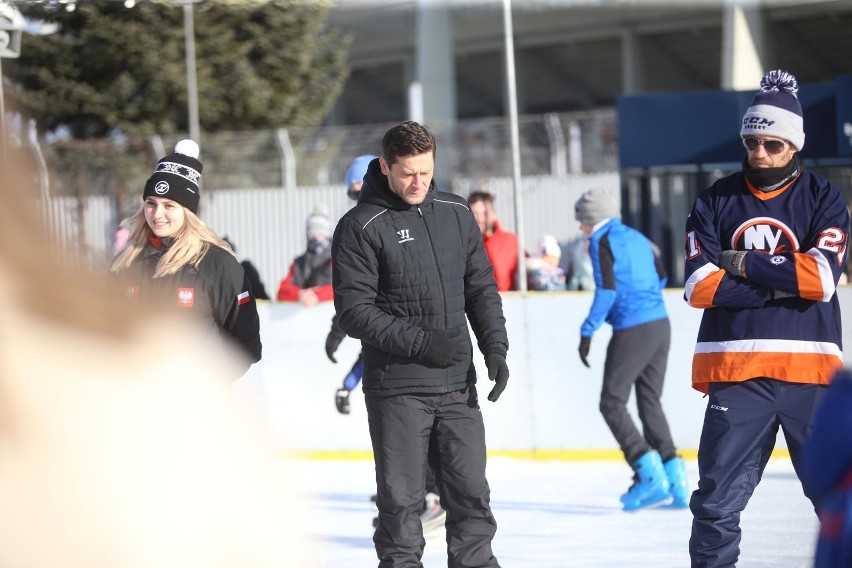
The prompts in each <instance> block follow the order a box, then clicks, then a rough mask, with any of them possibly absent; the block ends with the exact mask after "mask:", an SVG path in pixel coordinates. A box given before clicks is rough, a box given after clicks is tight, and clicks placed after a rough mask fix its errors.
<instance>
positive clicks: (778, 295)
mask: <svg viewBox="0 0 852 568" xmlns="http://www.w3.org/2000/svg"><path fill="white" fill-rule="evenodd" d="M798 297H799V296H798V295H797V294H794V293H792V292H785V291H784V290H776V289H775V288H769V289H768V290H767V291H766V301H767V302H768V301H770V300H780V299H782V298H798Z"/></svg>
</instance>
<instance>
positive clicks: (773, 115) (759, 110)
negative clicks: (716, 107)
mask: <svg viewBox="0 0 852 568" xmlns="http://www.w3.org/2000/svg"><path fill="white" fill-rule="evenodd" d="M798 92H799V83H798V81H796V78H795V77H794V76H793V75H791V74H790V73H787V72H786V71H781V70H780V69H779V70H775V71H770V72H769V73H767V74H766V75H765V76H764V77H763V79H761V81H760V91H759V92H758V93H757V94H755V95H754V98H753V99H752V100H751V106H750V107H748V110H747V111H746V113H745V116H743V126H742V128H741V129H740V136H742V137H745V136H755V135H763V136H776V137H778V138H781V139H783V140H786V141H788V142H789V143H790V144H792V145H793V146H795V147H796V149H798V150H801V149H802V148H803V147H804V145H805V130H804V124H803V121H802V105H801V104H800V103H799V98H798V97H797V96H796V93H798Z"/></svg>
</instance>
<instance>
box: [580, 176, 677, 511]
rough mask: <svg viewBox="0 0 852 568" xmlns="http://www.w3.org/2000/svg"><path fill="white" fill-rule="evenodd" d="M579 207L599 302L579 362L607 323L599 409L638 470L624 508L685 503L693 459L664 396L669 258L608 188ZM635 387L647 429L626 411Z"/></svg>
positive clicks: (585, 328) (585, 329)
mask: <svg viewBox="0 0 852 568" xmlns="http://www.w3.org/2000/svg"><path fill="white" fill-rule="evenodd" d="M574 213H575V217H576V219H577V221H579V222H580V230H581V231H582V232H583V234H584V235H585V236H586V237H587V238H588V239H589V253H590V255H591V257H592V266H593V267H594V275H595V293H594V299H593V300H592V306H591V308H590V309H589V315H588V316H587V317H586V319H585V321H583V324H582V325H581V326H580V347H579V353H580V360H581V361H582V363H583V364H584V365H585V366H586V367H590V365H589V362H588V356H589V350H590V347H591V343H592V336H593V335H594V333H595V331H596V330H597V329H598V328H600V327H601V325H602V324H603V323H604V322H607V323H609V324H610V325H611V326H612V337H611V339H610V341H609V345H608V346H607V350H606V361H605V363H604V374H603V387H602V389H601V400H600V411H601V414H602V415H603V417H604V420H605V421H606V423H607V426H609V429H610V431H612V435H613V436H614V437H615V439H616V441H617V442H618V445H619V447H620V448H621V451H622V452H623V454H624V458H625V460H627V463H628V464H629V465H630V467H631V468H633V471H634V482H633V485H632V486H631V487H630V488H629V489H628V490H627V492H626V493H624V494H623V495H622V496H621V502H622V504H623V508H624V510H625V511H638V510H640V509H648V508H651V507H657V506H660V505H664V504H670V505H671V506H673V507H679V508H685V507H686V506H687V497H688V491H687V479H686V464H685V463H684V461H683V458H681V457H679V456H678V455H677V449H676V448H675V444H674V441H673V440H672V435H671V432H670V430H669V423H668V420H667V419H666V415H665V412H663V405H662V403H661V402H660V398H661V397H662V395H663V385H664V383H665V378H666V365H667V362H668V355H669V344H670V342H671V326H670V324H669V317H668V313H667V312H666V306H665V302H664V300H663V295H662V289H663V287H664V286H665V283H666V274H665V269H664V268H663V264H662V261H661V260H660V258H659V255H657V254H656V251H655V247H654V246H653V245H652V244H651V242H650V241H649V240H648V239H647V238H646V237H645V235H643V234H642V233H640V232H639V231H637V230H635V229H633V228H631V227H628V226H627V225H625V224H624V223H622V222H621V219H619V217H618V205H617V204H616V202H615V199H613V197H612V195H610V194H609V193H608V192H607V191H605V190H600V189H590V190H588V191H586V192H585V193H583V195H581V196H580V198H579V199H578V200H577V202H576V204H575V205H574ZM634 389H635V393H636V406H637V409H638V414H639V420H640V421H641V422H642V432H641V433H640V432H639V430H638V429H637V428H636V425H635V424H634V423H633V419H632V417H631V416H630V413H629V412H628V411H627V401H628V399H629V397H630V392H631V391H632V390H634Z"/></svg>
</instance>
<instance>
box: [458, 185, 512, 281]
mask: <svg viewBox="0 0 852 568" xmlns="http://www.w3.org/2000/svg"><path fill="white" fill-rule="evenodd" d="M494 199H495V197H494V196H493V195H492V194H490V193H488V192H487V191H474V192H473V193H471V194H470V195H469V196H468V198H467V202H468V204H469V205H470V210H471V211H473V216H474V218H475V219H476V224H477V225H479V232H480V234H481V235H482V240H483V242H485V253H486V254H487V255H488V259H489V260H490V261H491V265H492V266H493V267H494V279H495V280H496V281H497V290H498V291H500V292H506V291H509V290H517V281H516V280H517V277H518V235H516V234H515V233H512V232H510V231H506V230H504V229H503V227H502V225H501V224H500V221H499V220H498V219H497V211H495V210H494Z"/></svg>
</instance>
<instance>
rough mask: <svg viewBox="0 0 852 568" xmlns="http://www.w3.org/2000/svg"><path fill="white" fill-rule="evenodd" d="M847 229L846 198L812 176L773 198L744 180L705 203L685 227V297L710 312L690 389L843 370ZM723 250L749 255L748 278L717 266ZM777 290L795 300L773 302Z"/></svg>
mask: <svg viewBox="0 0 852 568" xmlns="http://www.w3.org/2000/svg"><path fill="white" fill-rule="evenodd" d="M848 230H849V212H848V210H847V209H846V205H845V204H844V203H843V199H842V197H841V196H840V194H839V193H838V192H837V190H836V189H835V188H834V187H832V185H831V183H829V182H828V181H827V180H825V179H822V178H820V177H818V176H816V175H813V174H810V173H808V172H804V173H802V174H801V175H800V176H799V177H797V178H796V179H795V180H793V181H792V182H790V183H788V184H786V185H784V186H783V187H781V188H779V189H777V190H775V191H772V192H766V193H764V192H761V191H760V190H758V189H756V188H755V187H754V186H752V185H751V184H750V183H749V182H748V181H747V180H746V178H745V176H744V174H743V173H741V172H740V173H736V174H732V175H730V176H728V177H725V178H722V179H720V180H718V181H717V182H716V183H714V184H713V185H712V186H711V187H710V188H708V189H706V190H705V191H703V192H702V193H701V195H699V197H698V199H696V201H695V204H694V206H693V209H692V212H691V213H690V214H689V217H688V219H687V222H686V264H685V272H684V274H685V276H686V286H685V293H684V298H685V299H686V301H687V302H688V303H689V305H691V306H693V307H696V308H703V309H704V314H703V316H702V318H701V327H700V329H699V331H698V342H697V344H696V347H695V356H694V358H693V365H692V384H693V387H695V388H696V389H698V390H700V391H702V392H707V385H708V383H711V382H724V381H744V380H748V379H751V378H754V377H770V378H773V379H778V380H782V381H790V382H797V383H815V384H827V383H828V382H829V381H830V379H831V376H832V373H833V372H834V371H836V370H837V368H838V367H840V366H841V364H842V352H841V349H842V345H841V327H840V305H839V303H838V300H837V295H836V294H835V288H836V286H837V282H838V279H839V278H840V275H841V273H842V269H843V266H844V264H845V262H846V254H847V250H846V247H847V232H848ZM724 250H740V251H749V254H747V255H746V257H745V261H744V262H743V276H742V277H740V276H735V275H732V274H729V273H728V272H726V271H725V270H723V269H721V268H719V265H720V260H719V258H720V254H721V252H722V251H724ZM771 290H779V291H783V292H786V293H789V294H790V295H791V296H792V297H789V298H782V299H767V298H768V297H770V291H771Z"/></svg>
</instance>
